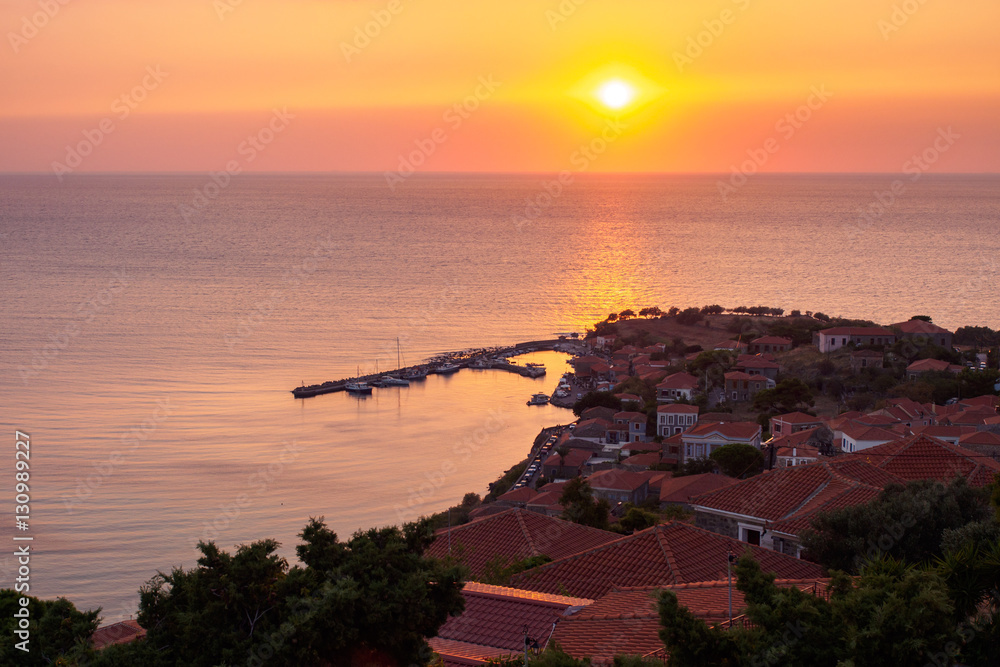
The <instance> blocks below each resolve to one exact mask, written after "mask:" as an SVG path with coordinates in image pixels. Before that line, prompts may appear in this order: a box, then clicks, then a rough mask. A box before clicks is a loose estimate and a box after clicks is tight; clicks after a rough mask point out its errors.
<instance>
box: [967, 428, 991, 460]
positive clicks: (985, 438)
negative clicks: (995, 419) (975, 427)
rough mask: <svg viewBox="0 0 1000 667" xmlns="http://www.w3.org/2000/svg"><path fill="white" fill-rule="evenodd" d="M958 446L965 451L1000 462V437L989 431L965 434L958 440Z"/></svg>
mask: <svg viewBox="0 0 1000 667" xmlns="http://www.w3.org/2000/svg"><path fill="white" fill-rule="evenodd" d="M959 444H960V445H961V446H962V447H964V448H965V449H971V450H972V451H974V452H978V453H980V454H982V455H983V456H989V457H991V458H992V459H994V460H996V461H1000V435H997V434H996V433H992V432H990V431H975V432H973V433H966V434H965V435H963V436H962V437H961V438H959Z"/></svg>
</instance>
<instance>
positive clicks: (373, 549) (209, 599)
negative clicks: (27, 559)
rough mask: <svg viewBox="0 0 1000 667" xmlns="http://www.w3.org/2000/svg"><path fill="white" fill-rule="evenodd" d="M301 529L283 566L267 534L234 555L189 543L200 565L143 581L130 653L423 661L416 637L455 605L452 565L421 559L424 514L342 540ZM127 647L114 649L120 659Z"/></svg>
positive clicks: (238, 659)
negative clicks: (137, 638) (138, 634)
mask: <svg viewBox="0 0 1000 667" xmlns="http://www.w3.org/2000/svg"><path fill="white" fill-rule="evenodd" d="M300 537H301V538H302V540H303V544H301V545H299V546H298V547H297V548H296V553H297V555H298V557H299V559H300V560H301V561H302V563H303V565H304V566H302V567H300V566H296V567H293V568H291V569H289V568H288V565H287V563H286V562H285V559H283V558H281V557H279V556H278V555H277V554H276V553H275V551H276V549H277V547H278V544H277V542H275V541H274V540H262V541H260V542H255V543H253V544H250V545H243V546H241V547H239V548H238V549H237V550H236V553H235V554H229V553H227V552H224V551H221V550H219V549H218V548H217V547H216V546H215V544H213V543H207V544H206V543H199V545H198V546H199V549H200V550H201V552H202V557H201V558H200V559H199V560H198V567H196V568H194V569H192V570H189V571H185V570H182V569H174V570H173V571H172V572H171V573H170V574H163V573H160V574H159V575H158V576H157V577H155V578H154V579H153V580H151V581H150V583H149V584H147V585H146V586H144V587H143V588H142V589H141V591H140V607H139V623H140V625H142V626H143V627H144V628H147V630H148V635H147V637H146V639H145V641H144V642H137V643H135V645H136V647H135V648H134V649H132V650H135V651H137V652H142V651H145V652H148V651H149V650H150V649H154V650H155V651H156V652H157V653H158V654H159V655H160V656H161V657H162V659H163V661H164V662H165V663H166V664H178V665H179V664H183V665H196V666H197V665H218V664H246V663H247V662H248V661H252V660H254V659H256V660H261V661H273V662H274V664H296V665H319V664H325V665H338V666H339V665H344V666H347V665H351V664H357V663H358V662H359V661H361V662H364V660H365V659H366V656H370V655H373V654H376V653H377V654H379V655H384V656H389V657H391V658H392V659H395V660H397V661H399V662H401V663H411V662H417V663H419V664H424V663H426V662H427V661H428V659H429V657H430V655H431V652H430V648H429V646H428V645H427V642H426V637H432V636H434V635H435V634H436V633H437V629H438V628H439V627H440V626H441V624H443V623H444V622H445V620H447V618H448V615H449V614H451V615H454V614H458V613H460V612H461V610H462V609H463V608H464V602H463V599H462V596H461V586H462V577H463V570H462V568H460V567H459V566H456V565H453V564H449V563H444V562H441V561H437V560H433V559H428V558H425V557H424V556H423V553H424V550H425V549H426V548H427V547H428V546H429V545H430V543H431V541H432V540H433V538H434V533H433V530H432V529H431V525H430V521H429V520H428V519H423V520H421V521H419V522H417V523H413V524H407V525H406V526H404V527H403V528H402V529H400V528H396V527H391V528H381V529H372V530H368V531H365V532H360V531H359V532H357V533H355V534H354V535H353V536H352V537H351V539H350V540H348V541H346V542H341V541H340V540H339V539H338V538H337V535H336V534H335V533H333V532H331V531H330V530H329V529H328V528H327V527H326V525H325V524H324V523H323V520H322V518H320V519H311V520H310V522H309V523H308V524H307V525H306V527H305V528H304V529H303V531H302V533H301V534H300ZM129 646H132V645H129ZM127 651H128V649H122V650H121V651H117V652H116V653H115V654H114V655H115V657H116V658H119V659H122V658H123V657H124V658H126V659H127V658H128V655H127V653H126V654H125V655H124V656H123V655H122V652H127ZM133 664H141V663H139V662H135V663H133Z"/></svg>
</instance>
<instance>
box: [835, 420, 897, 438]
mask: <svg viewBox="0 0 1000 667" xmlns="http://www.w3.org/2000/svg"><path fill="white" fill-rule="evenodd" d="M838 430H839V431H840V432H841V433H843V434H844V435H846V436H847V437H849V438H850V439H851V440H856V441H859V442H890V441H892V440H898V439H899V434H898V433H893V432H892V431H887V430H886V429H884V428H878V427H877V426H866V425H865V424H845V425H844V426H841V427H840V428H839V429H838Z"/></svg>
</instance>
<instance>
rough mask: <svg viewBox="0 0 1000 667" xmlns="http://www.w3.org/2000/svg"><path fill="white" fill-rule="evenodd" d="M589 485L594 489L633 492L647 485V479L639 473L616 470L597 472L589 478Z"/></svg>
mask: <svg viewBox="0 0 1000 667" xmlns="http://www.w3.org/2000/svg"><path fill="white" fill-rule="evenodd" d="M587 483H588V484H590V487H591V488H593V489H600V490H607V491H630V492H631V491H635V490H636V489H638V488H639V487H640V486H642V485H643V484H645V483H646V478H645V477H643V476H642V475H640V474H639V473H637V472H629V471H628V470H622V469H621V468H614V469H611V470H601V471H599V472H595V473H594V474H593V475H591V476H590V477H588V478H587Z"/></svg>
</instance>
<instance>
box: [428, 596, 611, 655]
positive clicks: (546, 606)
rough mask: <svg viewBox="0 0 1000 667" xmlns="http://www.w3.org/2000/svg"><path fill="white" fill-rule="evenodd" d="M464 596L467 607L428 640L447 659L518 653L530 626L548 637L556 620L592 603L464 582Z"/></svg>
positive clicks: (531, 631)
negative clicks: (525, 629)
mask: <svg viewBox="0 0 1000 667" xmlns="http://www.w3.org/2000/svg"><path fill="white" fill-rule="evenodd" d="M462 597H463V598H465V610H464V611H463V612H462V614H461V615H460V616H453V617H451V618H449V619H448V620H447V621H446V622H445V624H444V625H442V626H441V627H440V628H439V629H438V635H437V637H434V638H432V639H431V640H430V642H429V643H430V645H431V648H433V649H434V650H435V651H436V652H437V653H438V654H439V655H441V657H442V659H443V660H444V662H445V664H456V665H465V664H478V663H477V661H482V660H485V659H488V658H491V657H497V656H501V655H517V654H519V653H521V651H522V650H523V647H524V634H523V633H524V627H525V626H527V632H528V636H529V637H532V638H535V639H538V640H539V641H540V642H544V640H545V639H547V638H548V636H549V633H550V632H551V630H552V624H553V623H554V622H556V621H559V620H561V619H562V618H563V617H564V615H565V614H567V613H573V612H575V611H577V610H578V609H579V608H581V607H585V606H586V605H589V604H590V603H591V602H593V601H592V600H588V599H581V598H571V597H565V596H562V595H547V594H544V593H537V592H534V591H523V590H518V589H516V588H506V587H504V586H489V585H486V584H479V583H476V582H468V583H466V584H465V587H464V588H463V589H462Z"/></svg>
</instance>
